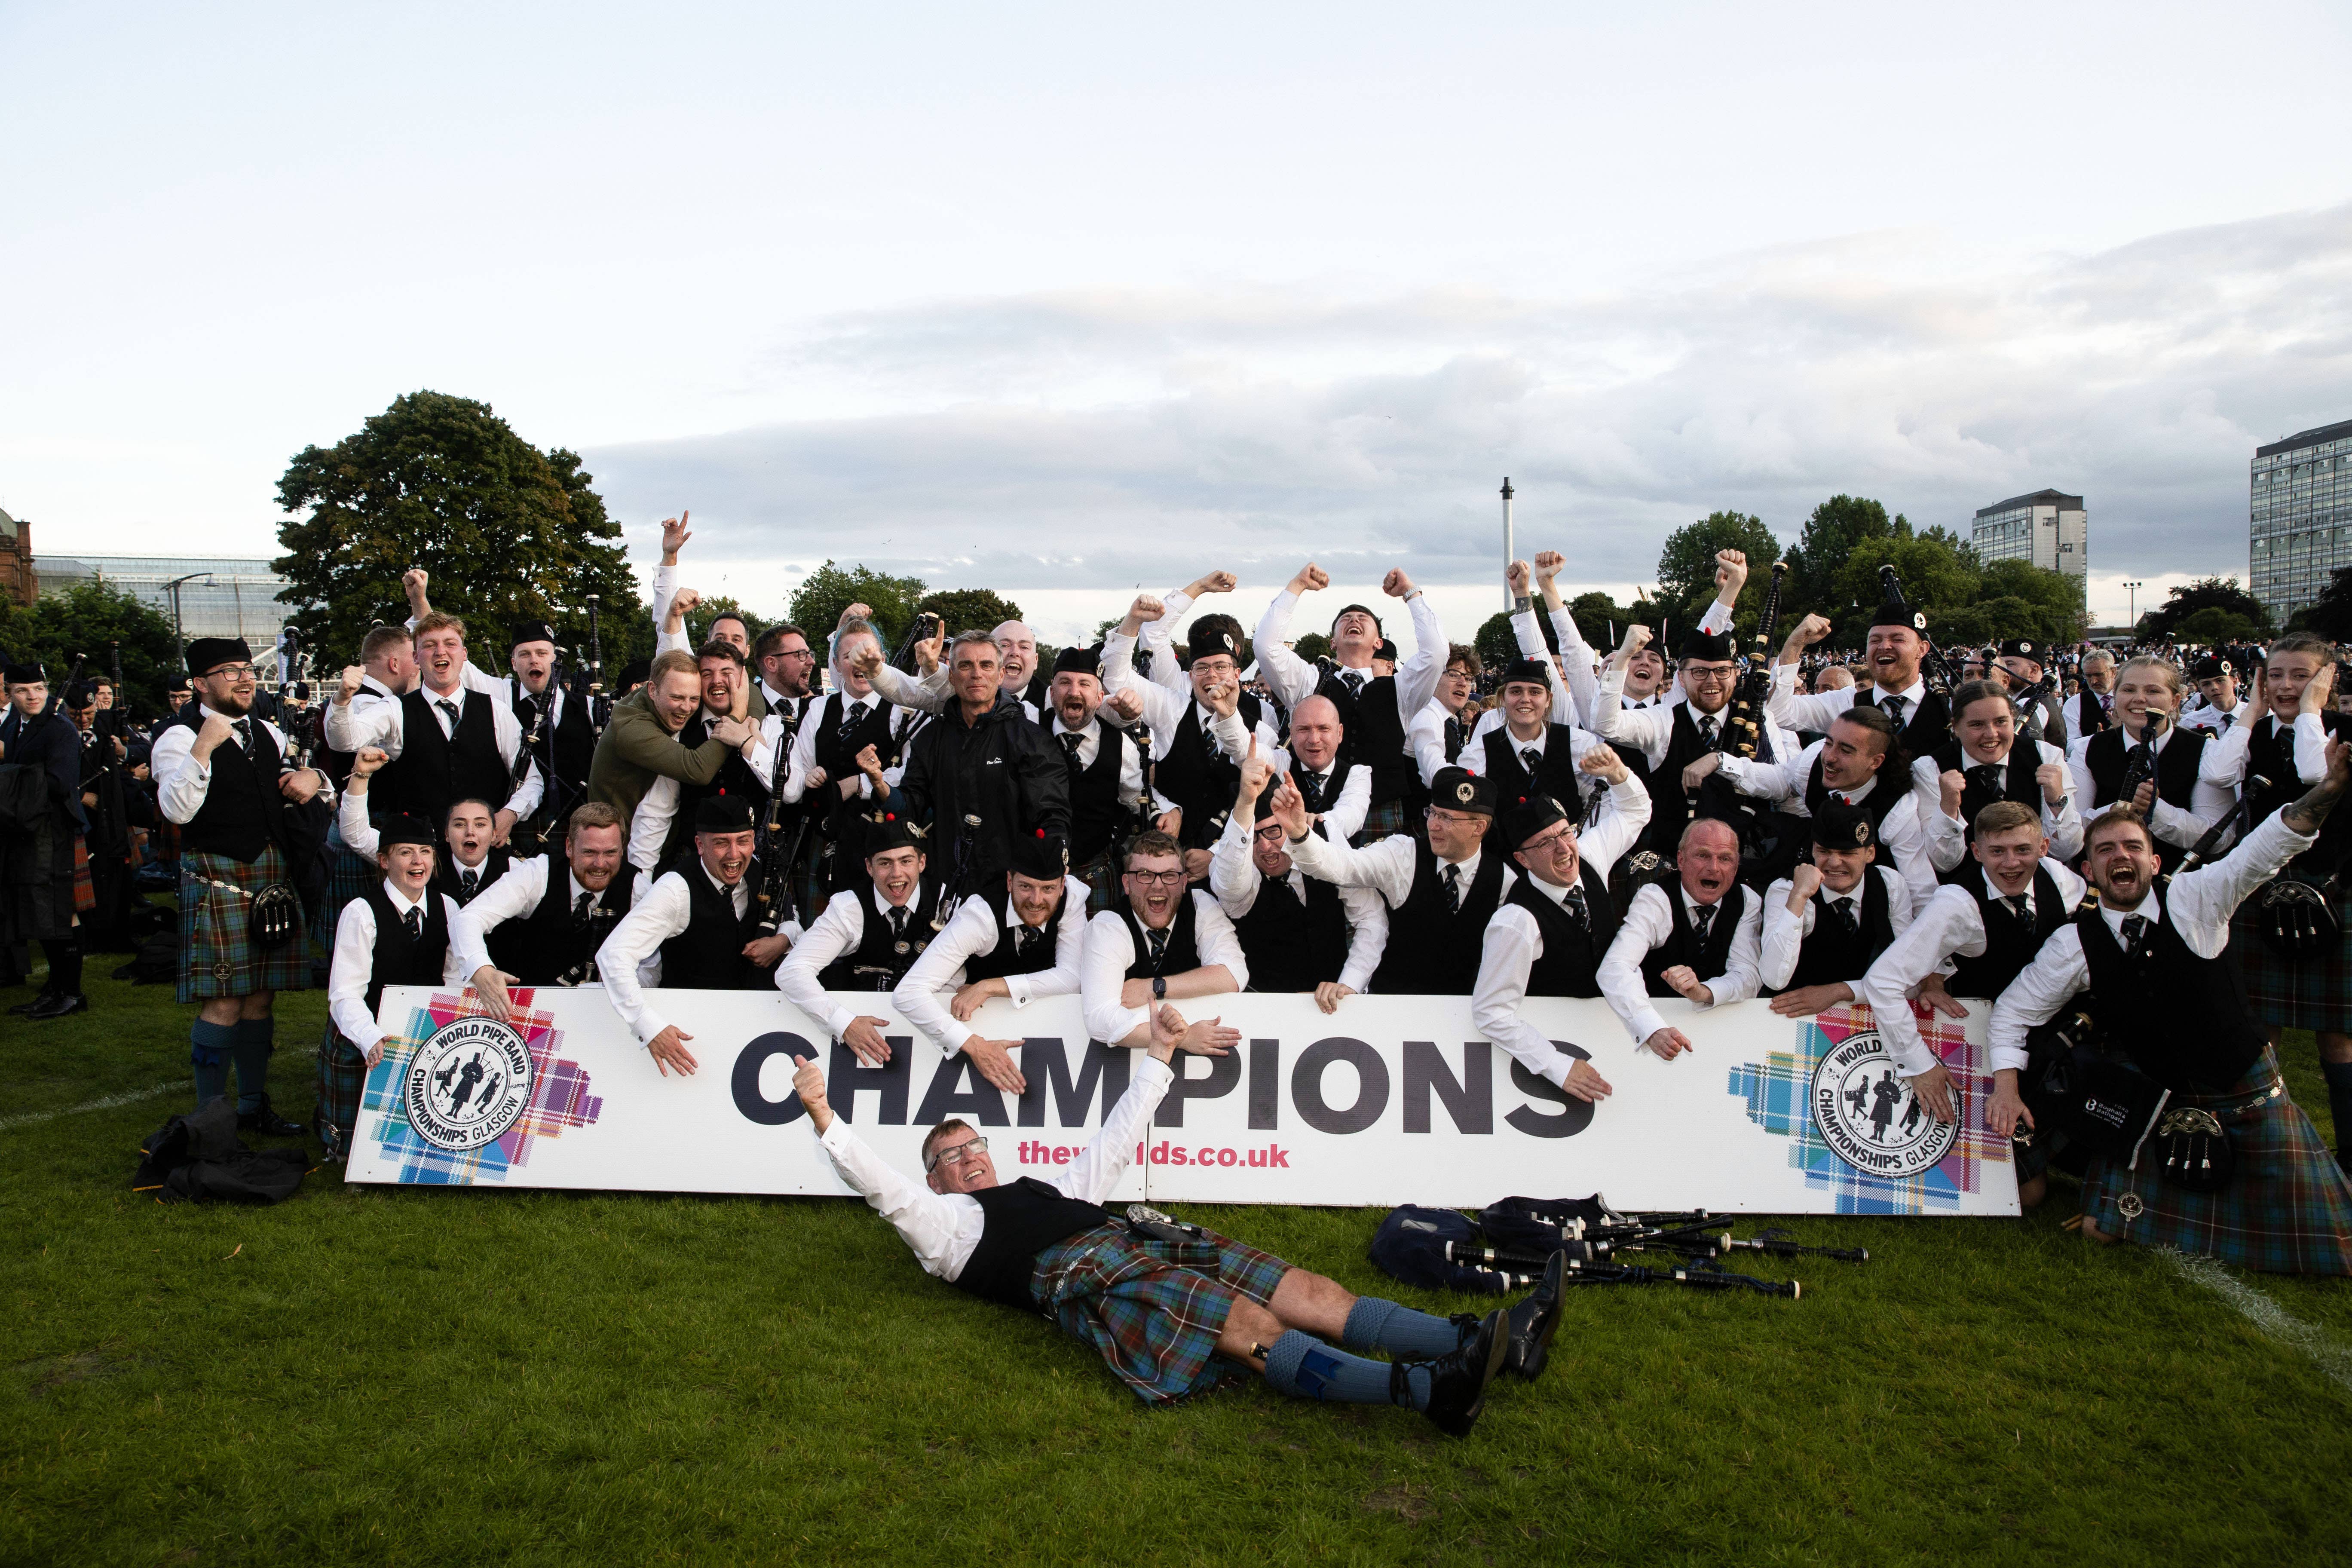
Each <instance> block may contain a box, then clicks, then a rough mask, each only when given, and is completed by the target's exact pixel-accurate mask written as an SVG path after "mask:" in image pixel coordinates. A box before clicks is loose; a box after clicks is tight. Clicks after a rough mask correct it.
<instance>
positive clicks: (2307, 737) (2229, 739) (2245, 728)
mask: <svg viewBox="0 0 2352 1568" xmlns="http://www.w3.org/2000/svg"><path fill="white" fill-rule="evenodd" d="M2252 709H2253V700H2252V698H2249V699H2247V700H2246V701H2244V702H2242V703H2241V704H2240V705H2239V707H2238V721H2237V722H2236V723H2234V724H2232V725H2231V726H2230V728H2229V730H2228V731H2226V732H2224V733H2223V734H2222V735H2221V738H2220V739H2218V740H2213V741H2209V742H2206V744H2205V754H2204V755H2203V756H2202V757H2200V758H2199V759H2198V763H2197V779H2198V782H2199V783H2200V784H2224V785H2227V786H2228V787H2229V788H2230V789H2231V790H2232V791H2235V790H2237V789H2239V788H2241V787H2242V786H2243V785H2244V784H2245V781H2246V765H2247V759H2248V758H2249V757H2251V756H2252V748H2253V741H2254V726H2255V725H2256V724H2257V723H2259V722H2260V721H2261V720H2262V717H2263V716H2262V715H2261V714H2259V713H2256V712H2254V711H2253V710H2252ZM2292 724H2293V728H2294V771H2295V773H2297V774H2298V775H2300V777H2301V779H2302V782H2303V783H2305V784H2317V783H2318V782H2319V781H2320V780H2322V779H2324V778H2326V776H2327V726H2326V722H2325V721H2323V720H2322V719H2321V718H2320V716H2319V715H2318V714H2316V713H2300V712H2299V713H2297V714H2296V715H2295V716H2294V720H2293V721H2292ZM155 745H156V748H157V749H158V750H159V751H160V750H161V749H162V747H163V742H161V741H158V742H155ZM158 771H159V772H160V771H161V770H160V769H159V770H158ZM2286 782H2287V781H2286V780H2284V779H2273V780H2271V783H2272V784H2277V785H2279V786H2281V787H2282V788H2284V786H2285V784H2286Z"/></svg>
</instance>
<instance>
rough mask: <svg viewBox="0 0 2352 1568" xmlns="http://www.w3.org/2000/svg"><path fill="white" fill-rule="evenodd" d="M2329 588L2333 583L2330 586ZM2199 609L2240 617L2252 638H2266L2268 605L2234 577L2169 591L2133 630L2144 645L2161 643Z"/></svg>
mask: <svg viewBox="0 0 2352 1568" xmlns="http://www.w3.org/2000/svg"><path fill="white" fill-rule="evenodd" d="M2330 586H2331V588H2332V586H2333V584H2331V585H2330ZM2200 610H2226V611H2228V612H2229V613H2230V614H2231V615H2233V616H2244V617H2245V618H2246V619H2247V620H2249V621H2251V622H2252V623H2253V627H2254V630H2253V632H2252V634H2250V635H2253V636H2260V637H2268V636H2269V635H2270V634H2271V632H2272V630H2273V626H2272V624H2271V612H2270V606H2269V605H2265V604H2263V602H2262V601H2261V600H2260V599H2257V598H2255V597H2254V596H2253V595H2252V594H2249V593H2247V592H2246V591H2245V590H2244V589H2243V588H2241V587H2239V586H2238V580H2237V579H2236V578H2235V577H2200V578H2198V579H2197V580H2196V581H2195V582H2193V583H2184V584H2181V585H2180V586H2179V587H2177V588H2175V589H2173V590H2172V594H2171V596H2170V597H2169V598H2168V599H2166V600H2165V602H2164V604H2163V605H2161V606H2160V607H2159V608H2157V609H2153V610H2150V611H2148V613H2147V614H2146V615H2144V616H2141V617H2140V618H2139V625H2138V626H2136V627H2134V628H2133V629H2134V631H2135V632H2137V635H2138V637H2139V640H2140V641H2142V642H2144V643H2156V642H2162V641H2164V640H2165V639H2166V638H2168V637H2178V636H2179V625H2180V623H2181V622H2182V621H2184V620H2187V619H2188V618H2189V616H2193V615H2195V614H2196V613H2197V612H2198V611H2200Z"/></svg>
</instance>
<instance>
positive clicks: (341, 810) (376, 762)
mask: <svg viewBox="0 0 2352 1568" xmlns="http://www.w3.org/2000/svg"><path fill="white" fill-rule="evenodd" d="M388 760H389V759H388V758H386V757H385V756H384V754H383V747H381V746H362V747H361V748H360V751H359V755H358V756H356V757H354V758H352V776H351V782H350V784H348V786H346V788H345V789H344V791H343V798H342V803H341V805H338V806H337V807H336V808H335V828H336V831H337V832H339V833H341V835H342V839H343V843H344V844H345V845H346V846H347V847H349V848H350V849H351V851H352V853H353V854H355V855H360V856H363V857H365V858H368V859H370V860H373V859H374V858H375V852H376V848H377V847H378V844H379V842H380V840H379V836H378V834H377V832H376V829H375V827H374V825H373V823H372V822H371V820H370V818H369V811H370V808H371V807H372V806H373V804H374V803H373V800H372V799H371V798H370V796H371V795H372V793H373V790H372V785H373V781H374V779H375V778H376V776H377V775H378V774H379V773H381V772H382V771H383V765H384V763H386V762H387V761H388ZM427 826H430V825H429V824H428V825H427ZM494 831H495V820H494V818H493V816H492V815H491V811H490V803H489V802H488V801H486V800H475V799H467V800H457V801H452V802H450V803H449V811H448V815H447V816H446V817H444V818H443V819H442V822H441V835H442V844H443V847H444V848H445V849H446V851H447V853H446V854H444V855H442V856H441V857H439V858H438V861H437V863H436V866H435V868H434V872H433V885H434V886H435V887H436V888H438V889H441V896H442V897H444V898H446V899H448V900H450V901H452V902H453V903H457V904H467V903H471V902H472V901H473V900H474V899H475V897H476V896H477V895H478V894H479V893H480V892H481V891H482V890H483V889H486V888H488V887H489V886H490V885H491V884H492V883H494V882H496V881H498V880H499V879H500V878H502V877H504V876H505V875H506V874H507V868H509V866H511V865H512V864H513V863H514V862H513V859H512V858H511V857H510V856H509V854H508V853H507V851H506V849H505V848H504V847H501V846H499V845H495V844H492V843H491V842H490V837H491V834H492V833H493V832H494Z"/></svg>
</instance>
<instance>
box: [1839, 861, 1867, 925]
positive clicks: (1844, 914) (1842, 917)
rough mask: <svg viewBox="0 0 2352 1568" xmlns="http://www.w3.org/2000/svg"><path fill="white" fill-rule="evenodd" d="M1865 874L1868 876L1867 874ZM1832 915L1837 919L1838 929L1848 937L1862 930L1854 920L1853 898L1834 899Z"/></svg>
mask: <svg viewBox="0 0 2352 1568" xmlns="http://www.w3.org/2000/svg"><path fill="white" fill-rule="evenodd" d="M1864 874H1865V875H1867V873H1864ZM1830 913H1832V914H1833V915H1835V916H1836V917H1837V923H1838V929H1839V930H1840V931H1843V932H1845V934H1846V935H1848V936H1852V935H1853V933H1854V932H1855V931H1857V930H1859V929H1860V927H1859V926H1858V925H1857V924H1856V923H1855V921H1854V918H1853V900H1852V899H1851V898H1844V899H1832V900H1830Z"/></svg>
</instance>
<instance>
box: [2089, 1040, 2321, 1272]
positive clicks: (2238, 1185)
mask: <svg viewBox="0 0 2352 1568" xmlns="http://www.w3.org/2000/svg"><path fill="white" fill-rule="evenodd" d="M2273 1089H2274V1090H2275V1092H2271V1091H2272V1090H2273ZM2172 1104H2174V1105H2191V1106H2202V1107H2203V1108H2204V1109H2206V1110H2210V1111H2212V1112H2213V1114H2214V1115H2215V1117H2216V1118H2218V1119H2219V1120H2220V1121H2221V1125H2222V1126H2223V1127H2225V1128H2227V1129H2228V1130H2229V1134H2230V1144H2231V1149H2232V1150H2233V1151H2234V1152H2235V1154H2236V1158H2237V1173H2236V1174H2235V1175H2234V1176H2232V1177H2231V1182H2230V1184H2229V1185H2228V1186H2226V1187H2224V1188H2222V1189H2221V1191H2220V1192H2218V1193H2189V1192H2183V1191H2181V1190H2180V1189H2179V1187H2175V1186H2170V1185H2168V1184H2166V1182H2165V1181H2164V1178H2163V1177H2162V1175H2161V1174H2159V1173H2158V1160H2157V1157H2156V1156H2155V1154H2154V1153H2153V1150H2154V1147H2155V1143H2154V1140H2152V1139H2151V1140H2150V1141H2149V1144H2148V1147H2147V1148H2146V1149H2143V1150H2142V1151H2141V1152H2140V1161H2139V1169H2138V1170H2137V1171H2131V1170H2126V1169H2125V1168H2124V1165H2123V1163H2121V1162H2120V1161H2116V1160H2105V1159H2095V1160H2093V1161H2092V1162H2091V1163H2090V1166H2089V1168H2088V1169H2086V1170H2085V1171H2084V1173H2083V1217H2084V1219H2087V1220H2089V1221H2091V1222H2092V1223H2093V1224H2095V1225H2096V1226H2098V1227H2099V1228H2100V1229H2101V1230H2103V1231H2105V1233H2106V1234H2107V1235H2109V1236H2113V1237H2121V1238H2123V1239H2124V1240H2126V1241H2136V1242H2138V1243H2139V1244H2140V1245H2141V1246H2143V1247H2178V1248H2179V1249H2180V1250H2181V1251H2183V1252H2197V1253H2203V1254H2206V1255H2207V1256H2210V1257H2213V1258H2220V1259H2221V1261H2222V1262H2224V1263H2234V1264H2236V1265H2237V1266H2238V1267H2240V1268H2252V1269H2256V1270H2259V1271H2261V1272H2263V1273H2266V1274H2352V1180H2347V1178H2346V1176H2345V1174H2344V1173H2343V1171H2342V1170H2340V1169H2339V1168H2338V1167H2337V1166H2336V1157H2335V1156H2334V1155H2333V1154H2331V1153H2329V1152H2328V1150H2327V1146H2326V1144H2324V1143H2322V1142H2320V1141H2319V1132H2318V1130H2317V1129H2316V1128H2315V1127H2313V1126H2312V1124H2311V1119H2310V1118H2309V1117H2307V1116H2305V1115H2304V1113H2303V1109H2302V1108H2301V1107H2300V1106H2298V1105H2296V1104H2295V1102H2294V1100H2291V1099H2289V1098H2288V1097H2287V1093H2286V1088H2285V1086H2284V1084H2281V1083H2280V1082H2279V1068H2278V1056H2277V1053H2276V1052H2274V1051H2271V1050H2264V1051H2263V1056H2262V1059H2261V1060H2260V1061H2258V1062H2256V1063H2255V1064H2254V1065H2253V1067H2252V1068H2251V1069H2250V1070H2249V1071H2248V1072H2247V1074H2246V1076H2245V1077H2244V1078H2242V1079H2240V1080H2239V1081H2238V1084H2237V1086H2236V1087H2235V1089H2233V1090H2232V1091H2231V1093H2228V1094H2217V1095H2191V1096H2175V1097H2174V1099H2173V1100H2172ZM2126 1210H2131V1211H2136V1212H2133V1213H2131V1214H2129V1215H2128V1216H2126Z"/></svg>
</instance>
